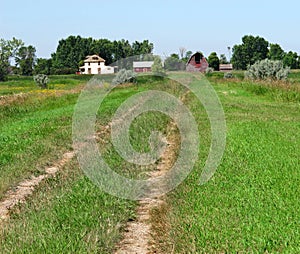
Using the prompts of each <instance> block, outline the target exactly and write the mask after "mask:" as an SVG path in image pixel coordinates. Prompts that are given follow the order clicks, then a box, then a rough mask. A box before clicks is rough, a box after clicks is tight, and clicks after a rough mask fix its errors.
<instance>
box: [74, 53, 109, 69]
mask: <svg viewBox="0 0 300 254" xmlns="http://www.w3.org/2000/svg"><path fill="white" fill-rule="evenodd" d="M79 69H80V73H81V74H112V73H114V67H111V66H106V65H105V60H104V59H103V58H101V57H100V56H98V55H92V56H87V57H86V59H85V60H84V66H81V67H80V68H79Z"/></svg>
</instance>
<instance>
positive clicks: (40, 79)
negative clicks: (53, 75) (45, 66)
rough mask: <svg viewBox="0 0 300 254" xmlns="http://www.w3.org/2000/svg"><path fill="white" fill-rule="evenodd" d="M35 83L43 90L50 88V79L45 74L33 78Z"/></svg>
mask: <svg viewBox="0 0 300 254" xmlns="http://www.w3.org/2000/svg"><path fill="white" fill-rule="evenodd" d="M33 79H34V82H35V83H36V84H37V85H38V86H39V87H40V88H42V89H47V88H48V82H49V78H48V76H47V75H45V74H38V75H36V76H34V77H33Z"/></svg>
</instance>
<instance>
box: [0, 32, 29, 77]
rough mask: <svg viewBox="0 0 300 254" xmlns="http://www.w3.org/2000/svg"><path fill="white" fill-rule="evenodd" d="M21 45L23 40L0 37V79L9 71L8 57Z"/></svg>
mask: <svg viewBox="0 0 300 254" xmlns="http://www.w3.org/2000/svg"><path fill="white" fill-rule="evenodd" d="M22 46H24V42H23V41H22V40H19V39H16V38H14V37H13V38H12V40H4V39H0V81H4V80H5V79H6V77H7V75H8V74H9V72H10V59H11V58H12V57H15V56H16V52H18V50H19V48H20V47H22Z"/></svg>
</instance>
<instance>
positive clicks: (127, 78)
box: [112, 69, 136, 85]
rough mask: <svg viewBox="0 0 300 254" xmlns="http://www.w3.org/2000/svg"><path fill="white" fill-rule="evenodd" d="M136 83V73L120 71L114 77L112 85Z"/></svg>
mask: <svg viewBox="0 0 300 254" xmlns="http://www.w3.org/2000/svg"><path fill="white" fill-rule="evenodd" d="M135 81H136V73H135V72H133V71H131V70H126V69H121V70H120V71H119V72H118V73H117V75H116V77H115V78H114V79H113V80H112V84H113V85H119V84H124V83H134V82H135Z"/></svg>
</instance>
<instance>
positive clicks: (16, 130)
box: [0, 72, 300, 253]
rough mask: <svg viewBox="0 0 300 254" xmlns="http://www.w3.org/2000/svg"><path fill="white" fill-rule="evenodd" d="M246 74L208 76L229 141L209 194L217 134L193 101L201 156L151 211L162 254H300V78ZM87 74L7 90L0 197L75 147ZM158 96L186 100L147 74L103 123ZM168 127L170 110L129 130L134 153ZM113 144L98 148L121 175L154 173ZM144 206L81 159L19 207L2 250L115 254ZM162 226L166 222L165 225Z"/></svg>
mask: <svg viewBox="0 0 300 254" xmlns="http://www.w3.org/2000/svg"><path fill="white" fill-rule="evenodd" d="M241 76H242V75H241V74H240V73H239V74H238V75H237V76H236V78H235V79H233V80H225V79H223V78H222V76H221V74H214V75H212V76H211V77H209V80H210V82H211V84H212V85H213V87H214V89H215V90H216V92H217V94H218V96H219V98H220V100H221V102H222V105H223V108H224V111H225V115H226V121H227V145H226V150H225V154H224V157H223V160H222V163H221V165H220V167H219V168H218V170H217V173H216V174H215V175H214V177H213V179H212V180H211V181H210V182H208V183H207V184H205V185H203V186H200V185H199V179H200V174H201V171H202V169H203V166H204V164H205V160H206V156H207V154H208V151H209V145H210V126H209V122H208V120H207V116H206V112H205V110H204V109H203V107H202V106H201V105H200V104H199V102H197V101H196V98H195V97H194V96H192V95H189V96H188V97H187V99H186V101H185V103H186V104H187V106H188V107H189V108H190V110H191V111H192V112H193V114H194V115H195V116H196V119H197V121H198V123H199V133H200V138H201V145H200V153H199V154H200V158H199V161H198V162H197V164H196V166H195V168H194V170H193V172H192V174H191V175H190V176H189V177H188V178H187V179H186V181H185V182H184V183H182V184H181V185H180V186H179V188H177V189H176V190H175V191H173V192H171V193H169V194H168V195H167V198H166V200H167V206H166V207H164V208H163V209H161V210H155V211H152V214H153V216H155V217H156V220H154V221H156V224H157V225H155V227H154V228H155V229H156V230H157V231H159V233H158V232H156V233H155V234H154V235H156V239H155V241H156V245H157V246H158V248H159V249H158V253H171V252H172V251H173V253H236V252H239V253H253V252H255V253H257V252H258V253H298V252H300V244H299V242H300V232H299V228H300V213H299V211H300V203H299V192H300V159H299V150H300V142H299V141H300V92H299V82H300V73H299V72H293V73H291V74H290V84H268V83H265V82H256V83H253V82H249V81H246V80H243V79H242V78H241ZM89 78H90V77H84V76H75V75H72V76H63V77H62V76H53V77H50V79H51V82H52V84H53V89H50V90H46V91H41V90H39V89H38V88H37V87H36V86H35V84H34V82H33V81H32V78H22V77H10V78H9V80H8V81H7V82H4V83H0V95H4V98H1V100H0V168H1V170H0V197H3V195H4V193H5V192H6V191H7V190H8V189H10V188H13V187H14V186H15V185H16V184H17V183H18V182H19V181H20V180H22V179H24V178H27V177H29V176H30V175H32V174H35V175H39V174H42V173H43V171H44V169H45V167H46V166H49V165H52V164H53V163H54V162H55V161H57V160H59V159H60V158H61V156H62V154H63V153H64V152H66V151H69V150H72V139H71V135H72V128H71V127H72V114H73V111H74V105H75V104H76V101H77V98H78V95H79V93H80V89H81V88H82V87H83V85H84V83H85V82H87V80H89ZM110 78H111V77H106V80H109V79H110ZM149 89H157V90H164V91H167V92H170V93H173V94H174V95H176V96H177V97H179V96H180V95H182V94H183V93H184V90H183V89H181V88H180V87H178V86H176V85H175V84H174V82H167V81H163V80H156V79H152V80H150V81H149V79H145V78H139V79H138V85H137V86H136V85H134V86H125V87H120V88H118V89H115V90H114V91H113V92H112V93H111V95H110V96H109V97H108V98H107V99H106V100H105V103H104V105H103V106H102V107H101V110H100V111H99V117H98V122H97V124H98V126H97V127H98V128H101V126H104V125H106V124H107V123H108V122H109V121H110V119H111V116H112V114H113V112H114V111H115V109H117V107H118V106H119V105H120V104H121V103H122V102H123V101H125V100H126V98H128V97H129V96H131V95H133V94H136V93H138V92H141V91H146V90H149ZM20 93H22V94H21V95H20ZM17 94H19V95H17ZM169 122H170V119H169V118H168V117H166V116H163V115H162V114H160V113H149V114H145V115H142V116H141V117H139V118H138V119H137V120H136V121H135V122H134V123H133V125H132V127H131V133H132V136H131V142H132V143H133V146H134V147H135V148H136V149H137V150H139V151H147V150H148V149H149V147H148V144H147V143H146V141H147V137H148V136H149V133H150V131H151V130H153V129H156V130H160V131H161V132H162V133H165V132H166V126H167V125H168V124H169ZM106 139H107V144H105V145H103V144H99V148H100V149H102V151H104V152H105V158H106V160H107V162H108V163H109V164H110V165H112V166H114V167H115V170H116V171H117V172H120V173H122V174H124V175H127V176H128V175H130V176H134V177H142V178H143V177H144V176H145V173H146V172H147V170H151V169H152V168H151V166H150V167H149V168H144V167H143V168H141V167H135V166H132V164H130V163H126V162H124V161H122V159H121V158H120V156H119V155H118V154H117V153H116V151H115V150H114V149H113V147H112V144H111V143H110V140H109V137H106ZM135 208H136V203H135V202H132V201H127V200H122V199H119V198H116V197H113V196H110V195H108V194H106V193H103V192H102V191H101V190H99V189H98V188H97V187H95V186H94V185H93V184H92V183H91V182H90V180H89V179H88V178H87V177H85V175H84V174H83V172H82V171H81V170H80V168H79V165H78V163H77V161H76V159H73V160H72V161H71V162H70V163H69V164H67V165H66V166H65V167H64V169H63V170H62V171H60V173H59V174H58V175H57V176H56V177H55V178H53V179H48V180H47V181H46V182H45V183H43V184H42V185H41V186H39V187H38V189H37V190H36V191H35V193H34V195H33V196H31V197H30V199H29V200H28V202H27V203H26V204H23V205H19V206H18V207H17V208H16V209H14V210H13V211H11V217H10V220H9V221H8V222H7V223H5V224H4V226H3V228H1V231H0V253H111V252H112V251H113V250H114V248H115V245H116V243H117V242H118V241H119V240H120V239H121V237H122V232H123V230H124V225H125V224H126V222H127V221H129V220H132V219H134V218H135ZM159 218H163V219H164V220H165V224H167V225H168V226H167V227H163V226H160V224H159V223H157V221H159Z"/></svg>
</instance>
